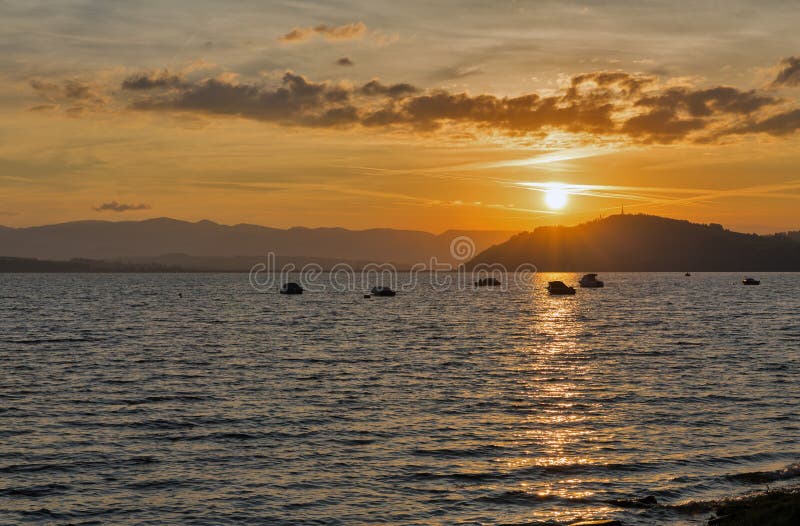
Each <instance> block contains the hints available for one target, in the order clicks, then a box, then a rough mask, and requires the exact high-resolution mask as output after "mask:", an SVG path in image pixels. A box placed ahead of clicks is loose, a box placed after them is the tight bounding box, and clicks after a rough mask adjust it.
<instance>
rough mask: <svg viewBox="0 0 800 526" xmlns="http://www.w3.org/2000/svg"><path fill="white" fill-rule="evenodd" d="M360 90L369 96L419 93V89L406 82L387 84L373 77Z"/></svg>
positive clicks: (400, 95) (396, 95)
mask: <svg viewBox="0 0 800 526" xmlns="http://www.w3.org/2000/svg"><path fill="white" fill-rule="evenodd" d="M358 91H359V93H362V94H364V95H369V96H375V95H387V96H389V97H402V96H404V95H411V94H412V93H417V92H418V91H419V89H417V88H416V87H414V86H412V85H411V84H408V83H405V82H401V83H399V84H392V85H389V86H387V85H386V84H382V83H381V81H379V80H378V79H373V80H371V81H369V82H367V83H366V84H364V85H363V86H361V88H359V90H358Z"/></svg>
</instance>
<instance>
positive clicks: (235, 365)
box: [0, 273, 800, 525]
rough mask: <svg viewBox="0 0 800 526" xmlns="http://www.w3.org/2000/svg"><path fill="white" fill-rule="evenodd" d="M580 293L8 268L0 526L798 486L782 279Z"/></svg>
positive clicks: (356, 512) (430, 510) (612, 498)
mask: <svg viewBox="0 0 800 526" xmlns="http://www.w3.org/2000/svg"><path fill="white" fill-rule="evenodd" d="M578 277H580V276H579V275H575V274H537V275H535V276H534V278H533V281H532V283H531V286H530V287H528V288H524V287H522V288H519V287H516V288H511V289H510V290H507V291H503V290H492V289H477V290H476V289H470V288H467V289H465V290H459V289H456V288H453V289H452V290H447V291H441V290H434V289H433V288H431V287H430V286H425V285H424V284H423V285H420V286H418V287H417V288H415V290H411V291H402V292H400V293H398V295H397V296H396V297H394V298H372V299H365V298H364V297H363V293H362V292H360V291H351V292H318V293H306V294H304V295H302V296H281V295H279V294H277V293H276V292H270V293H259V292H256V291H255V290H253V288H252V287H251V286H250V284H249V282H248V276H247V275H244V274H24V275H23V274H16V275H15V274H2V275H0V311H2V312H1V313H0V314H1V315H0V367H2V371H3V374H2V377H0V439H1V440H2V445H3V446H2V449H0V523H10V524H67V523H70V524H106V523H108V524H119V525H133V524H154V525H155V524H178V523H180V524H209V525H211V524H273V525H276V524H277V525H280V524H324V525H327V524H330V525H335V524H347V525H351V524H354V525H360V524H387V523H391V524H404V525H405V524H408V525H410V524H441V525H445V524H507V525H510V524H531V525H535V524H568V523H569V522H572V521H575V520H577V519H579V518H580V519H600V518H616V519H619V520H621V521H623V522H624V524H626V525H629V524H635V525H638V524H641V525H645V524H704V523H705V520H706V519H707V517H708V512H707V506H705V504H704V503H707V502H709V501H712V500H713V499H718V498H721V497H725V496H731V495H739V494H742V493H746V492H749V491H754V490H763V489H765V487H766V486H767V485H769V486H770V487H775V486H779V485H781V484H787V483H791V482H793V480H792V479H793V477H794V476H800V464H798V463H799V462H800V440H799V439H800V389H798V378H800V317H798V313H800V279H799V278H800V275H798V274H778V273H773V274H761V275H760V276H758V277H760V278H761V280H762V284H761V285H760V286H757V287H745V286H743V285H742V284H741V279H742V275H740V274H703V273H697V274H694V275H693V276H692V277H684V276H683V274H682V273H674V274H669V273H641V274H637V273H618V274H615V273H607V274H602V275H600V279H604V280H605V281H606V287H605V288H603V289H596V290H590V289H578V292H577V294H576V295H575V296H569V297H550V296H548V295H547V293H546V291H545V290H544V287H545V285H546V282H547V281H548V280H551V279H561V280H564V281H565V282H568V283H571V284H577V279H578ZM794 482H796V479H795V480H794ZM645 497H655V499H656V501H657V503H658V504H656V505H653V504H652V500H650V499H648V501H647V503H648V504H643V503H642V502H641V501H637V499H643V498H645Z"/></svg>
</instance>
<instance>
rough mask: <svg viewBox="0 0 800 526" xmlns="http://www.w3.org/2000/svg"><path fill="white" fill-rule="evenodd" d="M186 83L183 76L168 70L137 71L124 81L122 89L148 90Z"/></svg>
mask: <svg viewBox="0 0 800 526" xmlns="http://www.w3.org/2000/svg"><path fill="white" fill-rule="evenodd" d="M183 84H184V80H183V77H181V76H180V75H175V74H173V73H170V72H169V71H167V70H164V71H158V72H152V73H137V74H135V75H131V76H129V77H128V78H126V79H125V80H123V81H122V89H127V90H148V89H156V88H177V87H180V86H182V85H183Z"/></svg>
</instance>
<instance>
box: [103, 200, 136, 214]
mask: <svg viewBox="0 0 800 526" xmlns="http://www.w3.org/2000/svg"><path fill="white" fill-rule="evenodd" d="M93 210H94V211H95V212H129V211H132V210H150V205H148V204H144V203H140V204H138V205H134V204H127V203H119V202H117V201H111V202H108V203H103V204H101V205H100V206H97V207H94V208H93Z"/></svg>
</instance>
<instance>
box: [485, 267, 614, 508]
mask: <svg viewBox="0 0 800 526" xmlns="http://www.w3.org/2000/svg"><path fill="white" fill-rule="evenodd" d="M555 280H560V281H564V282H565V283H567V284H574V283H575V282H576V281H577V276H576V275H574V274H567V273H558V274H556V273H549V274H540V275H538V276H537V278H536V284H535V285H536V286H535V289H534V291H533V292H532V293H531V298H530V301H531V302H532V304H533V308H532V309H531V314H530V318H529V319H528V320H527V323H528V324H529V326H530V342H526V343H525V344H523V345H518V346H516V347H515V348H514V352H513V353H512V356H513V360H514V361H515V362H514V366H515V367H516V372H517V378H518V380H517V383H516V385H515V386H514V388H515V389H516V390H517V393H516V395H518V396H519V397H520V398H521V399H522V400H524V407H525V411H522V412H521V416H520V417H519V419H518V422H517V425H516V426H515V430H514V431H513V440H514V441H515V442H516V443H517V445H518V446H519V450H520V451H522V452H523V454H522V455H519V456H516V457H513V458H501V459H497V461H498V462H500V463H502V464H503V465H504V466H505V469H506V470H508V472H509V473H516V474H524V478H525V480H524V481H523V482H520V491H523V492H526V493H529V494H531V495H535V496H536V497H538V498H540V499H542V500H544V501H550V500H553V501H554V504H553V506H544V507H543V509H542V510H541V511H542V512H543V513H544V514H545V516H544V517H542V518H544V519H551V520H556V521H563V520H572V519H576V518H579V517H580V516H581V513H580V512H578V511H576V510H575V509H572V510H571V511H566V510H565V509H564V507H563V506H561V507H559V506H558V505H557V500H559V499H568V500H570V501H577V502H581V501H583V500H588V499H590V498H591V497H593V496H594V495H595V494H596V492H595V491H594V490H593V489H587V487H586V486H587V484H586V482H587V481H586V480H584V479H583V478H574V477H569V476H567V477H565V475H568V474H569V473H570V472H571V471H572V470H574V469H578V467H580V466H590V465H593V464H598V463H603V462H604V461H605V459H604V458H603V456H602V455H601V454H600V452H599V451H598V449H599V448H598V447H596V446H593V445H592V444H593V443H595V442H596V441H597V439H598V438H599V437H598V434H599V433H600V431H599V430H598V429H597V428H596V427H594V426H592V425H591V424H590V423H591V421H592V419H591V415H590V414H587V413H592V412H597V411H599V410H600V409H601V407H600V406H599V404H597V403H588V402H586V401H584V400H585V398H587V397H586V390H587V389H591V385H590V382H591V380H592V377H593V375H594V374H595V373H596V372H597V371H596V365H595V364H593V363H592V361H590V360H589V359H588V356H587V355H585V352H584V349H583V348H582V346H581V345H580V344H579V337H580V335H581V333H582V331H583V327H582V324H583V321H582V315H581V310H582V304H581V299H580V296H570V297H555V296H549V295H548V294H547V292H546V290H545V287H546V284H547V282H548V281H555ZM588 506H589V505H588V504H587V509H588ZM609 510H610V508H609V507H607V506H602V505H601V506H599V507H598V505H597V504H596V503H595V504H594V505H592V506H591V513H592V515H597V514H604V513H606V512H608V511H609Z"/></svg>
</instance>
